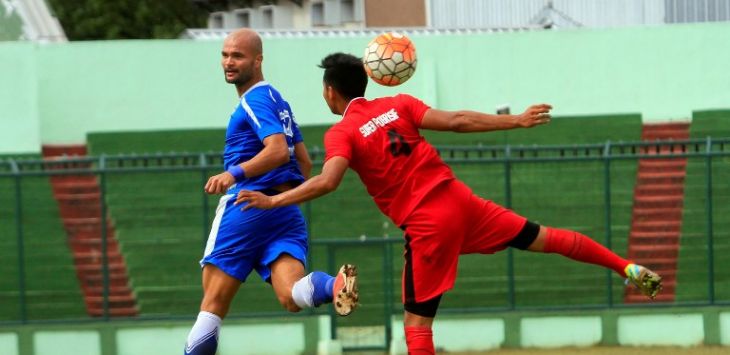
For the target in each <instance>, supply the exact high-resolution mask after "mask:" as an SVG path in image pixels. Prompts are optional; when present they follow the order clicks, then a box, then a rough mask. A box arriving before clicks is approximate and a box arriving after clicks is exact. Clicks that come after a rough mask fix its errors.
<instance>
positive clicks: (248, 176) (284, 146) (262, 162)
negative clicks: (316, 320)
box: [185, 29, 358, 355]
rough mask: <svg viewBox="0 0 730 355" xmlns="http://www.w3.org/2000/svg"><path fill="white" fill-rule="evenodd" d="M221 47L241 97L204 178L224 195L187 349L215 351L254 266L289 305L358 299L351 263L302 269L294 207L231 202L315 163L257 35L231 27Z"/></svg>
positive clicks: (302, 236) (302, 242)
mask: <svg viewBox="0 0 730 355" xmlns="http://www.w3.org/2000/svg"><path fill="white" fill-rule="evenodd" d="M221 54H222V65H223V70H224V74H225V79H226V82H228V83H230V84H234V85H235V86H236V90H237V92H238V95H239V96H240V98H241V101H240V103H239V104H238V105H237V106H236V109H235V110H234V112H233V114H232V115H231V119H230V121H229V123H228V130H227V131H226V145H225V151H224V156H223V157H224V168H225V169H226V171H225V172H222V173H220V174H218V175H215V176H212V177H211V178H210V179H209V180H208V182H207V183H206V184H205V191H206V192H207V193H209V194H221V193H223V194H224V195H223V197H221V199H220V203H219V204H218V208H217V209H216V216H215V219H214V220H213V226H212V227H211V231H210V236H209V237H208V242H207V244H206V247H205V252H204V256H203V259H202V260H201V261H200V265H201V267H202V269H203V301H202V302H201V305H200V313H199V314H198V318H197V321H196V322H195V325H193V328H192V330H191V331H190V334H189V335H188V339H187V342H186V345H185V354H195V355H201V354H205V355H213V354H215V352H216V349H217V347H218V333H219V329H220V325H221V321H222V318H224V317H225V316H226V314H227V313H228V309H229V307H230V304H231V301H232V300H233V297H234V296H235V295H236V292H237V291H238V289H239V287H240V286H241V283H243V282H244V281H245V280H246V277H248V275H249V274H250V273H251V271H253V270H256V272H258V274H259V275H260V276H261V278H262V279H264V280H265V281H266V282H269V283H271V285H272V286H273V289H274V293H276V297H277V298H278V300H279V302H280V303H281V305H282V306H284V308H286V309H287V310H288V311H290V312H298V311H300V310H301V309H302V308H305V307H316V306H319V305H321V304H324V303H329V302H334V307H335V311H336V312H337V313H338V314H340V315H347V314H349V313H350V312H352V310H353V309H354V308H355V306H356V305H357V300H358V291H357V272H356V269H355V267H354V266H353V265H349V264H345V265H343V266H342V267H341V268H340V270H339V272H338V273H337V275H336V276H334V277H333V276H330V275H328V274H326V273H324V272H320V271H315V272H312V273H310V274H308V275H306V276H305V275H304V272H305V271H304V270H305V261H306V255H307V230H306V224H305V221H304V218H303V216H302V214H301V212H300V211H299V208H298V207H296V206H288V207H283V208H277V209H272V210H261V209H256V208H251V209H248V210H246V211H242V210H241V208H240V206H234V205H233V202H234V201H235V196H236V194H237V193H238V191H239V190H241V189H246V190H256V191H261V192H262V193H265V194H267V195H276V194H278V193H281V192H284V191H287V190H290V189H292V188H294V187H296V186H297V185H299V184H301V183H302V182H303V181H304V180H305V178H306V177H308V176H309V173H310V171H311V168H312V163H311V161H310V159H309V155H308V154H307V150H306V148H305V146H304V143H303V142H302V136H301V134H300V132H299V127H298V126H297V124H296V122H295V121H294V115H293V114H292V111H291V108H290V107H289V104H288V103H287V102H286V101H284V99H283V98H282V97H281V95H280V94H279V92H278V91H277V90H276V89H274V88H273V87H272V86H271V85H270V84H268V83H267V82H266V81H264V78H263V73H262V71H261V63H262V61H263V50H262V44H261V38H260V37H259V35H258V34H257V33H256V32H254V31H252V30H248V29H243V30H239V31H236V32H233V33H231V34H230V35H229V36H228V37H227V38H226V40H225V41H224V43H223V50H222V52H221Z"/></svg>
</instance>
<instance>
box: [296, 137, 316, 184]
mask: <svg viewBox="0 0 730 355" xmlns="http://www.w3.org/2000/svg"><path fill="white" fill-rule="evenodd" d="M294 157H295V158H296V159H297V163H299V170H301V171H302V175H303V176H304V179H305V180H306V179H309V176H310V175H311V174H312V159H310V158H309V152H307V147H306V146H305V145H304V142H299V143H297V144H295V145H294Z"/></svg>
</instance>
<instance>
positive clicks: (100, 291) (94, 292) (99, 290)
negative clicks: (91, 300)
mask: <svg viewBox="0 0 730 355" xmlns="http://www.w3.org/2000/svg"><path fill="white" fill-rule="evenodd" d="M82 288H83V290H84V294H85V295H87V296H94V297H102V296H103V295H104V287H103V286H90V287H82ZM132 294H133V293H132V290H131V289H130V288H129V287H128V286H126V285H125V286H115V285H111V284H110V285H109V295H111V296H127V295H132Z"/></svg>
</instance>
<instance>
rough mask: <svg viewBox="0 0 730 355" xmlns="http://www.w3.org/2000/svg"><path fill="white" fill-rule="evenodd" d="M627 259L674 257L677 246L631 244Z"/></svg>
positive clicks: (677, 253)
mask: <svg viewBox="0 0 730 355" xmlns="http://www.w3.org/2000/svg"><path fill="white" fill-rule="evenodd" d="M628 254H629V255H628V259H629V260H637V262H639V260H649V259H652V258H676V257H677V256H678V255H679V248H678V247H677V246H675V245H632V246H631V247H630V248H629V253H628Z"/></svg>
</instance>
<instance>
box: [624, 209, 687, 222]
mask: <svg viewBox="0 0 730 355" xmlns="http://www.w3.org/2000/svg"><path fill="white" fill-rule="evenodd" d="M681 218H682V208H680V207H669V208H657V207H634V220H635V221H641V220H659V219H661V220H675V219H681Z"/></svg>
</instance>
